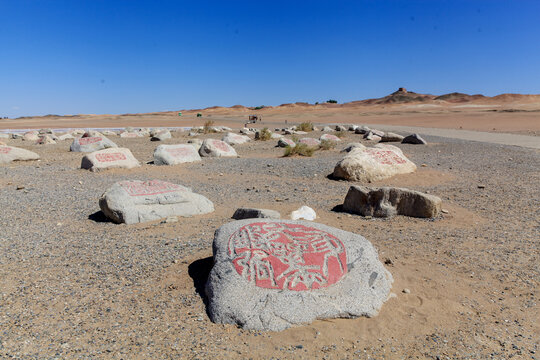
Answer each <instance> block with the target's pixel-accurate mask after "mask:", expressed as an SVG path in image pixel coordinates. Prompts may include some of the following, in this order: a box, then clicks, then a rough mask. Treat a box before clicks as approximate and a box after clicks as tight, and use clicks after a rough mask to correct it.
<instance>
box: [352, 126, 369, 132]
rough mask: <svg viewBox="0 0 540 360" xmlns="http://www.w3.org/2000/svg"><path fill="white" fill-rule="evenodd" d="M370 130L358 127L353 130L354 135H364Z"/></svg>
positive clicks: (365, 127)
mask: <svg viewBox="0 0 540 360" xmlns="http://www.w3.org/2000/svg"><path fill="white" fill-rule="evenodd" d="M370 130H371V129H370V128H368V127H367V126H363V125H362V126H359V127H357V128H356V130H354V133H355V134H365V133H367V132H369V131H370Z"/></svg>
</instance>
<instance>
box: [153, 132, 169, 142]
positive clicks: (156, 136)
mask: <svg viewBox="0 0 540 360" xmlns="http://www.w3.org/2000/svg"><path fill="white" fill-rule="evenodd" d="M171 137H172V135H171V132H170V131H169V130H168V129H162V130H158V131H156V132H154V133H153V134H152V137H151V138H150V141H163V140H167V139H170V138H171Z"/></svg>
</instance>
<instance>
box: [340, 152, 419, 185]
mask: <svg viewBox="0 0 540 360" xmlns="http://www.w3.org/2000/svg"><path fill="white" fill-rule="evenodd" d="M414 171H416V165H415V164H414V163H413V162H412V161H410V160H409V159H407V157H406V156H405V155H404V154H403V151H401V149H400V148H398V147H396V146H393V145H384V144H377V145H375V146H374V147H369V148H361V147H359V148H354V149H352V150H351V151H350V152H349V153H347V155H345V157H344V158H343V159H342V160H340V161H339V162H338V163H337V164H336V166H335V168H334V173H333V177H334V178H337V179H345V180H349V181H361V182H373V181H378V180H383V179H386V178H389V177H392V176H394V175H398V174H408V173H412V172H414Z"/></svg>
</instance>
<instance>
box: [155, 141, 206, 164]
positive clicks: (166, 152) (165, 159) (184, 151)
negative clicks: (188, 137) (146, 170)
mask: <svg viewBox="0 0 540 360" xmlns="http://www.w3.org/2000/svg"><path fill="white" fill-rule="evenodd" d="M195 161H201V156H200V155H199V152H198V149H196V148H195V147H194V146H192V145H190V144H178V145H159V146H158V147H157V148H156V150H154V164H155V165H178V164H183V163H188V162H195Z"/></svg>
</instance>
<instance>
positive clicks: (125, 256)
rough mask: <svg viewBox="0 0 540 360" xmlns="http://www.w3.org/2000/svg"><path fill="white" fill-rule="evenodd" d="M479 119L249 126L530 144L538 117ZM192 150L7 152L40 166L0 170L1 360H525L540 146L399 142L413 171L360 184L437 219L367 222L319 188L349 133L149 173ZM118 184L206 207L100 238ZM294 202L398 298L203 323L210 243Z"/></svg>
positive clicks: (319, 113) (533, 286)
mask: <svg viewBox="0 0 540 360" xmlns="http://www.w3.org/2000/svg"><path fill="white" fill-rule="evenodd" d="M475 101H480V100H475ZM490 101H491V100H490ZM417 105H419V104H417ZM420 105H421V104H420ZM469 105H475V103H474V104H469ZM491 105H492V107H491V108H489V107H488V108H485V109H484V108H478V107H468V108H459V110H458V109H452V106H459V104H458V105H456V104H453V105H448V104H446V105H444V106H443V108H442V109H434V108H433V109H432V108H429V107H428V108H427V109H426V108H412V109H410V108H405V107H406V106H412V105H410V104H398V105H365V106H362V107H361V108H359V109H357V108H354V109H348V108H346V107H341V108H340V107H332V106H329V107H328V108H325V107H324V106H322V107H321V108H320V109H310V108H307V107H305V106H303V105H302V106H286V107H283V108H281V109H276V108H273V109H266V110H265V109H263V110H259V114H262V116H263V121H262V123H257V124H255V125H256V126H257V127H263V126H269V127H272V128H273V127H281V126H283V124H285V120H287V124H288V125H293V124H297V123H300V122H303V121H313V122H314V123H321V124H322V123H328V124H330V123H332V124H334V123H354V124H358V125H362V124H366V123H374V124H391V125H411V126H429V127H431V128H436V127H440V128H452V129H459V128H463V129H468V130H481V131H492V132H503V133H519V134H528V135H533V136H538V134H539V131H540V121H539V119H540V112H538V110H537V109H540V106H538V107H536V106H537V105H538V104H536V105H535V103H524V104H521V105H516V104H513V105H512V104H509V103H508V104H503V105H504V106H502V105H501V104H495V105H497V107H494V106H493V104H492V103H491ZM498 105H501V106H498ZM502 108H505V109H509V108H519V109H521V110H523V111H504V112H503V111H499V109H502ZM197 112H202V113H203V118H202V119H201V118H196V113H197ZM252 112H253V110H250V109H244V108H233V109H213V110H212V109H210V110H206V111H204V110H203V111H193V112H187V113H186V112H183V116H182V117H178V115H177V114H176V112H175V113H162V114H160V113H156V114H141V115H124V116H105V115H99V116H98V115H96V116H76V117H64V118H57V117H46V118H30V119H19V120H2V121H1V122H0V125H1V126H2V128H45V127H51V128H71V127H73V128H74V127H82V128H86V127H95V128H99V127H122V126H128V125H129V126H134V127H137V126H192V125H200V124H202V123H203V122H204V121H207V120H208V119H211V120H214V121H215V123H216V124H223V125H230V126H234V127H235V128H239V127H241V126H242V124H243V122H245V120H246V118H247V115H248V114H250V113H252ZM210 115H211V116H210ZM320 134H321V132H315V133H312V134H310V135H309V136H314V137H318V136H320ZM221 136H222V134H208V135H201V136H199V137H200V138H201V139H204V138H207V137H214V138H221ZM189 138H190V137H188V136H187V133H186V132H177V133H174V134H173V138H172V139H169V140H166V141H164V142H159V143H155V142H150V140H149V138H137V139H120V138H116V137H115V138H113V140H114V141H115V142H116V143H118V145H119V146H121V147H127V148H129V149H131V151H132V152H133V154H134V155H135V157H137V159H139V160H140V161H141V163H143V166H142V167H140V168H136V169H131V170H126V169H115V170H109V171H104V172H101V173H90V172H88V171H86V170H82V169H80V162H81V158H82V156H83V154H81V153H73V152H69V151H68V150H69V145H70V141H64V142H59V143H58V144H56V145H34V144H29V143H28V142H23V141H21V140H11V139H10V140H7V141H6V142H8V144H9V145H13V146H19V147H23V148H26V149H29V150H32V151H35V152H37V153H39V154H40V155H41V160H39V161H29V162H19V163H12V164H9V165H2V166H0V194H1V197H0V208H1V209H2V211H1V212H0V227H1V229H2V230H1V233H0V279H1V280H0V285H1V286H0V329H2V330H1V331H0V357H6V358H10V357H12V358H22V359H25V358H103V359H109V358H112V359H121V358H123V359H148V358H156V359H166V358H171V359H172V358H176V359H177V358H189V359H208V358H223V359H235V358H242V359H243V358H253V359H268V358H275V359H315V358H317V359H319V358H324V359H358V358H361V359H487V358H493V359H509V358H515V359H521V358H523V359H534V358H538V356H539V355H538V354H539V351H540V348H539V347H540V337H539V336H538V334H540V323H539V322H538V319H540V310H539V306H538V301H539V297H540V288H539V285H540V265H539V264H540V257H539V254H540V252H539V250H540V249H539V244H540V243H539V238H540V234H539V227H538V226H539V221H540V214H539V199H540V192H539V189H540V187H539V186H538V184H540V170H539V169H540V152H539V151H538V150H535V149H530V148H523V147H517V146H507V145H500V144H490V143H489V142H471V141H463V140H454V139H451V138H443V137H437V136H425V138H426V140H427V141H428V143H429V144H428V145H408V144H397V146H399V147H400V148H401V149H402V150H403V151H404V153H405V154H406V155H407V157H409V159H411V160H412V161H413V162H415V163H416V164H417V165H418V170H417V171H416V172H415V173H413V174H407V175H399V176H395V177H393V178H390V179H387V180H383V181H380V182H377V183H373V184H370V185H373V186H379V185H390V186H399V187H406V188H410V189H414V190H419V191H423V192H427V193H430V194H434V195H437V196H439V197H441V198H442V199H443V208H444V209H445V213H444V214H443V215H442V216H441V217H440V218H437V219H434V220H426V219H416V218H409V217H404V216H397V217H394V218H389V219H371V218H364V217H362V216H357V215H350V214H346V213H342V212H339V205H340V204H342V203H343V199H344V196H345V194H346V192H347V190H348V188H349V186H350V185H352V184H355V183H350V182H346V181H335V180H332V179H330V178H328V175H329V174H331V172H332V170H333V167H334V165H335V164H336V162H337V161H338V160H339V159H340V158H341V157H342V154H340V153H339V150H341V148H343V147H344V146H345V144H346V143H348V142H357V141H360V142H363V143H364V144H366V145H369V142H367V141H364V140H362V139H361V138H362V136H361V135H357V134H354V133H352V132H347V133H346V135H345V136H344V138H343V141H342V142H341V143H340V145H337V147H336V148H335V149H332V150H327V151H322V150H321V151H317V152H315V155H314V156H313V157H292V158H284V157H282V155H283V149H281V148H276V147H275V145H276V141H275V140H270V141H266V142H264V141H252V142H250V143H248V144H245V145H238V146H236V150H237V152H238V153H239V155H240V157H239V158H231V159H204V161H202V162H201V163H192V164H182V165H178V166H160V167H157V166H155V165H153V164H152V163H151V161H152V153H153V150H154V148H155V147H156V146H157V145H159V144H161V143H165V144H175V143H185V142H187V140H188V139H189ZM126 179H139V180H146V179H162V180H166V181H170V182H174V183H178V184H182V185H185V186H188V187H191V188H192V189H193V190H194V191H196V192H198V193H200V194H202V195H204V196H206V197H208V198H209V199H211V200H212V201H213V202H214V204H215V207H216V211H215V212H214V213H211V214H207V215H202V216H194V217H191V218H182V219H180V221H179V222H177V223H162V222H160V221H154V222H150V223H142V224H136V225H119V224H114V223H112V222H110V221H108V220H107V219H106V218H105V217H104V216H103V214H102V213H101V212H100V210H99V206H98V199H99V196H100V195H101V194H102V193H103V192H104V191H105V190H106V189H107V188H108V187H109V186H111V185H112V184H113V183H114V182H115V181H119V180H126ZM302 205H308V206H310V207H312V208H313V209H315V211H316V212H317V215H318V218H317V219H316V221H317V222H320V223H323V224H326V225H329V226H333V227H338V228H341V229H344V230H347V231H351V232H355V233H358V234H361V235H363V236H364V237H365V238H367V239H368V240H369V241H371V242H372V243H373V244H374V246H375V247H376V248H377V250H378V252H379V257H380V259H381V261H383V262H384V264H385V266H386V268H387V269H388V270H389V271H390V272H391V273H392V275H393V277H394V280H395V281H394V284H393V288H392V292H393V293H394V294H395V296H394V297H392V298H391V299H389V300H388V302H387V303H386V304H385V305H383V307H382V309H381V311H380V313H379V315H378V316H376V317H374V318H369V319H368V318H357V319H335V320H319V321H315V322H314V323H312V324H307V325H305V326H299V327H295V328H291V329H288V330H286V331H283V332H259V331H246V330H242V329H240V328H237V327H236V326H233V325H218V324H214V323H212V322H211V321H210V320H209V318H208V316H207V314H206V307H205V296H204V291H203V287H204V283H205V281H206V277H207V275H208V272H209V271H210V268H211V266H212V260H211V254H212V250H211V244H212V238H213V233H214V231H215V230H216V229H217V228H218V227H219V226H220V225H222V224H224V223H227V222H229V221H232V219H231V216H232V214H233V213H234V211H235V209H236V208H238V207H241V206H251V207H257V208H268V209H273V210H277V211H279V212H280V213H281V214H282V217H284V218H287V217H288V215H289V214H290V212H291V211H293V210H295V209H297V208H298V207H300V206H302ZM405 289H407V290H405Z"/></svg>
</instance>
